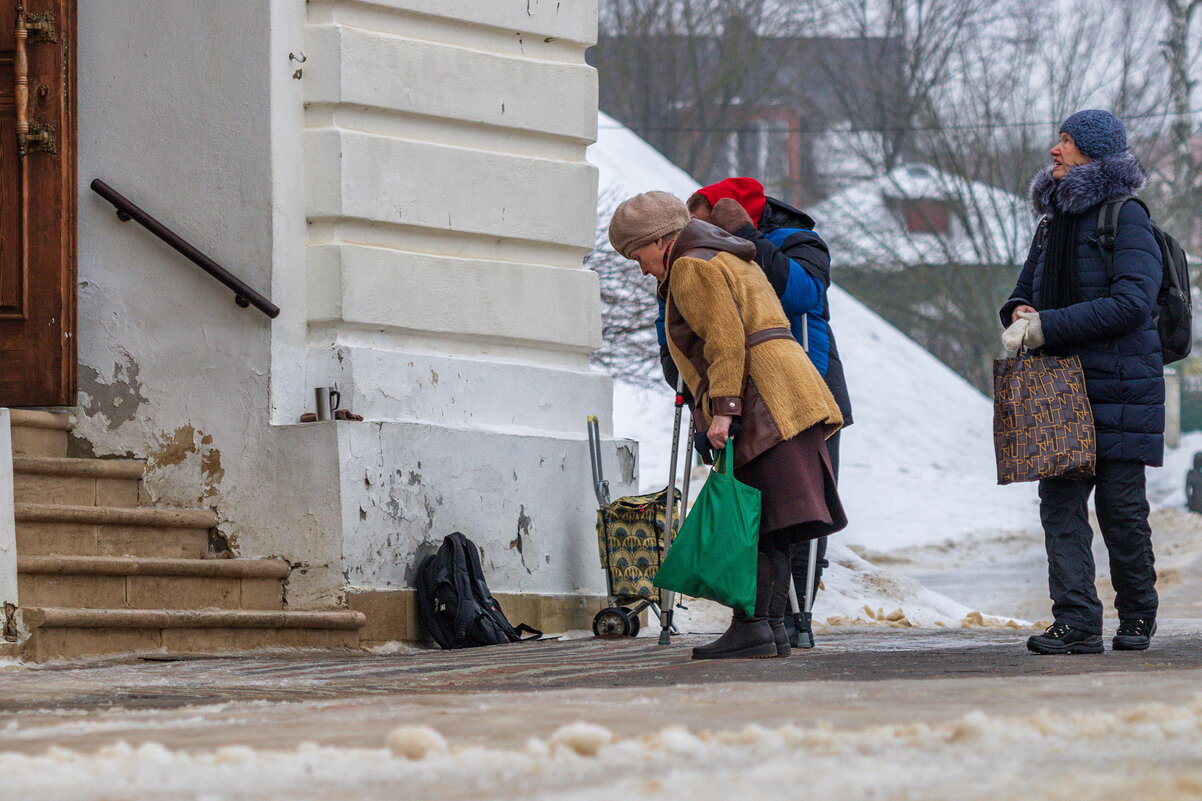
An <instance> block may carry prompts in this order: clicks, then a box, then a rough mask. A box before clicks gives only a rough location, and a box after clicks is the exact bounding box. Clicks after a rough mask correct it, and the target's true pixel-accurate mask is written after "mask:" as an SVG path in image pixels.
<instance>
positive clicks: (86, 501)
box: [13, 456, 146, 507]
mask: <svg viewBox="0 0 1202 801" xmlns="http://www.w3.org/2000/svg"><path fill="white" fill-rule="evenodd" d="M145 467H146V466H145V464H144V463H143V462H139V461H134V460H132V459H64V458H55V457H48V456H14V457H13V498H14V500H15V501H16V502H17V503H40V504H58V505H73V506H123V507H130V506H137V505H138V500H139V489H140V486H141V480H142V471H143V470H144V469H145Z"/></svg>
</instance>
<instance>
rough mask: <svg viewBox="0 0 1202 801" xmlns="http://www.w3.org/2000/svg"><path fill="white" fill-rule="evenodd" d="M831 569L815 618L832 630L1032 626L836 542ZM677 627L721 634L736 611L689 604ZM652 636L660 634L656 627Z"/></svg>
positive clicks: (830, 557) (708, 604)
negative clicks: (966, 601) (950, 594)
mask: <svg viewBox="0 0 1202 801" xmlns="http://www.w3.org/2000/svg"><path fill="white" fill-rule="evenodd" d="M827 559H828V560H829V561H830V567H829V568H827V570H826V571H825V573H824V575H823V579H822V587H821V588H822V592H821V593H820V594H819V595H818V596H817V603H816V605H815V608H814V619H815V622H816V623H817V624H819V625H823V624H825V625H826V626H889V627H892V628H911V627H932V626H935V627H949V628H961V627H969V626H988V627H992V628H998V627H1001V628H1019V627H1025V626H1028V625H1030V624H1029V623H1028V621H1025V620H1016V619H1011V618H1005V617H994V616H990V615H985V614H982V613H981V612H980V611H978V610H976V609H973V608H972V607H969V606H966V605H964V604H962V603H960V602H958V601H955V600H953V599H951V598H949V597H948V596H946V595H943V594H941V593H938V592H935V591H934V590H931V589H929V588H928V587H925V586H923V585H922V583H921V582H919V581H918V580H917V579H913V578H910V577H909V576H904V575H902V574H900V573H897V572H895V571H892V570H888V569H885V568H881V567H878V566H876V565H873V564H872V563H870V562H868V561H867V560H865V559H862V558H861V557H859V556H857V555H856V554H855V553H854V552H853V551H851V550H849V549H848V548H847V547H846V546H844V545H841V544H838V543H833V542H832V544H831V546H830V549H829V550H828V551H827ZM684 605H685V606H686V607H687V609H685V610H678V611H677V613H676V623H677V625H678V626H679V627H680V628H681V630H682V631H684V632H686V633H689V634H700V633H718V632H721V631H723V630H725V628H726V626H727V624H728V623H729V622H730V610H729V609H728V608H726V607H724V606H720V605H718V604H715V603H712V602H709V601H703V600H699V599H687V600H685V601H684ZM647 633H648V634H649V635H658V633H659V629H658V628H657V627H655V626H652V627H650V629H648V631H647Z"/></svg>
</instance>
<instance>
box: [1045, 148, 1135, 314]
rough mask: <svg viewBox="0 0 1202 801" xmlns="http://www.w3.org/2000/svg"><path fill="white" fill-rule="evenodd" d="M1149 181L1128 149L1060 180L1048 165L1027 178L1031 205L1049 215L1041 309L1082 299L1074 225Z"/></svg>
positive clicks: (1056, 306) (1082, 166) (1081, 167)
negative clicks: (1054, 175) (1085, 216)
mask: <svg viewBox="0 0 1202 801" xmlns="http://www.w3.org/2000/svg"><path fill="white" fill-rule="evenodd" d="M1146 180H1147V179H1146V178H1145V177H1144V171H1143V168H1142V167H1141V166H1140V164H1139V160H1138V159H1136V158H1135V156H1134V155H1132V154H1131V153H1130V152H1129V151H1124V152H1122V153H1119V154H1117V155H1114V156H1109V157H1107V158H1104V159H1095V160H1094V161H1091V162H1089V163H1088V164H1082V165H1080V166H1077V167H1073V168H1072V169H1071V170H1069V171H1068V175H1066V176H1064V177H1063V178H1061V179H1060V180H1059V181H1057V180H1055V179H1053V178H1052V166H1051V165H1048V166H1046V167H1044V168H1043V169H1042V170H1040V171H1039V172H1038V173H1036V174H1035V177H1034V178H1033V179H1031V190H1030V192H1031V208H1032V210H1033V211H1034V212H1035V213H1036V214H1043V215H1047V216H1048V226H1047V230H1046V232H1041V236H1043V237H1044V243H1043V247H1044V252H1045V262H1044V268H1043V278H1042V279H1041V281H1040V284H1039V304H1038V305H1039V308H1040V309H1041V310H1042V309H1059V308H1063V307H1065V306H1068V305H1070V304H1072V303H1075V302H1078V301H1080V300H1081V284H1080V275H1079V272H1078V268H1077V233H1078V230H1077V228H1078V224H1079V223H1080V221H1081V220H1082V219H1084V215H1085V214H1086V213H1095V210H1096V209H1097V207H1098V204H1099V203H1102V202H1103V201H1106V200H1108V199H1110V198H1112V197H1115V196H1116V195H1130V194H1135V193H1136V192H1137V191H1138V190H1139V189H1140V188H1141V187H1142V186H1143V185H1144V182H1145V181H1146Z"/></svg>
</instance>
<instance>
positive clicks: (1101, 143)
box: [1060, 108, 1127, 159]
mask: <svg viewBox="0 0 1202 801" xmlns="http://www.w3.org/2000/svg"><path fill="white" fill-rule="evenodd" d="M1060 133H1066V134H1068V135H1069V136H1071V137H1072V138H1073V142H1074V143H1075V144H1076V145H1077V149H1078V150H1080V151H1081V152H1082V153H1084V154H1085V155H1087V156H1089V157H1090V158H1094V159H1104V158H1109V157H1110V156H1114V155H1117V154H1119V153H1122V152H1123V151H1124V150H1126V149H1127V131H1126V129H1125V128H1123V123H1122V121H1121V120H1120V119H1119V118H1118V117H1116V116H1114V115H1113V114H1111V113H1110V112H1109V111H1102V110H1101V109H1096V108H1090V109H1085V110H1084V111H1078V112H1077V113H1076V114H1074V115H1073V116H1071V117H1069V118H1068V119H1067V120H1065V121H1064V124H1063V125H1061V126H1060Z"/></svg>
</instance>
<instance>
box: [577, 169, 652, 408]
mask: <svg viewBox="0 0 1202 801" xmlns="http://www.w3.org/2000/svg"><path fill="white" fill-rule="evenodd" d="M620 200H621V198H619V197H617V196H616V195H615V194H614V193H612V192H603V193H602V194H601V197H600V198H599V199H598V204H597V205H598V213H597V239H596V246H595V247H594V248H593V251H592V252H591V253H590V254H589V255H588V256H587V257H586V258H585V260H584V266H585V267H587V268H589V269H590V270H593V271H594V272H596V273H597V275H598V277H599V278H600V283H601V337H602V342H603V344H602V346H601V347H600V348H599V349H598V350H596V351H594V352H593V355H592V362H593V364H595V365H597V366H598V367H601V368H602V369H604V370H605V371H606V372H607V373H609V374H610V375H611V376H613V377H614V378H618V379H621V380H623V381H628V382H630V383H632V384H638V385H641V386H651V385H653V384H655V383H656V382H657V381H659V380H660V366H659V339H658V338H657V336H656V333H655V318H656V315H657V314H658V311H659V307H658V304H657V303H656V299H655V280H654V279H652V278H648V277H645V276H643V275H642V273H641V272H640V271H639V269H638V267H637V266H636V265H635V263H634V262H632V261H630V260H629V259H627V258H625V257H623V256H621V255H619V254H618V253H617V252H615V251H614V249H613V248H612V247H610V245H609V234H608V227H609V220H610V219H611V218H612V217H613V212H614V209H616V208H617V206H618V203H619V201H620Z"/></svg>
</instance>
